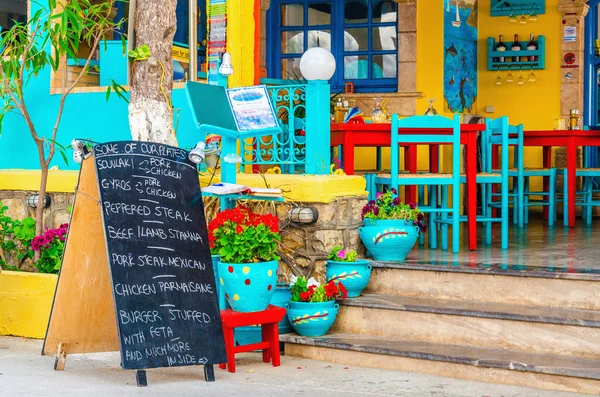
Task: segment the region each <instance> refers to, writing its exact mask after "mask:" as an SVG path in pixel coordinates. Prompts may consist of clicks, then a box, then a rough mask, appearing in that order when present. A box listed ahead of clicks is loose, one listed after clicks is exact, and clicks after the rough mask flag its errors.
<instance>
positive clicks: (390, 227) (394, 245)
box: [358, 188, 427, 261]
mask: <svg viewBox="0 0 600 397" xmlns="http://www.w3.org/2000/svg"><path fill="white" fill-rule="evenodd" d="M396 194H397V191H396V189H394V188H392V189H391V190H389V191H387V192H385V193H377V196H376V200H371V201H369V203H368V204H367V205H365V206H364V207H363V210H362V219H363V226H362V227H360V228H359V229H358V232H359V233H360V238H361V240H362V242H363V244H364V245H365V247H367V251H368V252H369V254H371V255H372V256H373V258H374V259H375V260H378V261H385V260H392V261H403V260H404V259H406V256H407V255H408V253H409V252H410V250H411V249H412V248H413V247H414V245H415V242H416V241H417V237H418V236H419V233H425V231H426V230H427V229H426V226H425V224H424V223H423V220H424V218H425V216H424V215H423V213H422V212H421V211H419V209H418V208H417V206H416V205H415V204H412V203H411V204H404V203H402V202H401V201H400V197H395V196H396Z"/></svg>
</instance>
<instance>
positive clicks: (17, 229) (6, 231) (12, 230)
mask: <svg viewBox="0 0 600 397" xmlns="http://www.w3.org/2000/svg"><path fill="white" fill-rule="evenodd" d="M6 210H8V207H7V206H5V205H2V202H1V201H0V268H1V269H5V270H20V269H21V266H22V264H23V262H24V261H25V260H26V259H28V258H33V256H34V252H33V250H32V249H31V247H30V243H31V240H33V238H34V237H35V220H34V219H33V218H25V219H23V220H22V221H19V220H17V219H13V218H11V217H10V216H8V215H6Z"/></svg>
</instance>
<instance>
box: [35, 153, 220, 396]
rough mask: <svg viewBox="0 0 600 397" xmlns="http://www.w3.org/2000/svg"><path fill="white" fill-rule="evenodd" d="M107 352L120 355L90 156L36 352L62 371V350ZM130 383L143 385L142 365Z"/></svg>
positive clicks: (208, 375)
mask: <svg viewBox="0 0 600 397" xmlns="http://www.w3.org/2000/svg"><path fill="white" fill-rule="evenodd" d="M219 320H220V318H219ZM109 351H121V353H122V354H123V351H122V346H120V340H119V333H118V322H117V318H116V304H115V300H114V296H113V282H112V277H111V271H110V265H109V261H108V247H107V243H106V239H105V228H104V217H103V213H102V208H101V200H100V192H99V181H98V175H97V171H96V167H95V164H94V157H90V158H89V159H86V160H84V161H83V163H82V167H81V171H80V174H79V180H78V183H77V188H76V192H75V201H74V205H73V212H72V215H71V223H70V227H69V234H68V236H67V242H66V245H65V252H64V255H63V259H62V265H61V270H60V272H59V276H58V282H57V286H56V290H55V295H54V300H53V304H52V310H51V313H50V319H49V321H48V327H47V331H46V337H45V339H44V344H43V347H42V355H55V356H56V360H55V366H54V368H55V370H63V369H64V366H65V362H66V357H67V354H71V353H73V354H76V353H92V352H109ZM204 374H205V379H206V380H207V381H214V370H213V364H212V363H211V364H205V365H204ZM136 382H137V384H138V386H146V385H147V378H146V373H145V370H144V369H138V370H137V372H136Z"/></svg>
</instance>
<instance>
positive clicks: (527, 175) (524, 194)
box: [490, 124, 557, 228]
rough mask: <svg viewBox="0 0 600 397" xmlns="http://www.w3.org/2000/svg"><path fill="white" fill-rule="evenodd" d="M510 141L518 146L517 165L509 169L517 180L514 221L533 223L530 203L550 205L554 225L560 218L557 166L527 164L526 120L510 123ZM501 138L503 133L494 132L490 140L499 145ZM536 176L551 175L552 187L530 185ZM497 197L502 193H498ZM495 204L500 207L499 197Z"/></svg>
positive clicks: (512, 197)
mask: <svg viewBox="0 0 600 397" xmlns="http://www.w3.org/2000/svg"><path fill="white" fill-rule="evenodd" d="M508 131H509V138H508V145H509V146H513V147H514V152H513V154H514V156H513V160H514V167H513V168H510V169H509V170H508V175H509V177H510V178H512V180H513V188H512V191H511V192H510V193H509V194H508V196H509V205H512V208H513V223H514V224H516V225H518V226H519V227H520V228H522V227H523V226H524V225H526V224H528V223H529V208H530V207H543V206H547V207H549V212H548V213H549V216H548V225H549V226H553V225H554V221H555V220H556V192H555V186H556V175H557V170H556V168H526V167H525V164H524V161H525V154H524V146H523V124H519V125H518V126H512V125H509V127H508ZM500 141H501V138H500V137H499V136H493V138H492V141H491V142H490V144H492V145H494V146H495V147H496V148H497V145H498V144H499V142H500ZM532 177H548V178H549V180H550V181H549V182H550V183H549V186H550V188H549V190H548V191H547V192H546V191H532V190H531V189H530V180H531V178H532ZM492 196H493V197H499V196H500V194H496V193H494V194H493V195H492ZM531 196H539V197H542V199H541V200H533V199H531V198H530V197H531ZM491 205H492V207H494V208H500V206H501V204H500V202H498V201H493V202H492V203H491Z"/></svg>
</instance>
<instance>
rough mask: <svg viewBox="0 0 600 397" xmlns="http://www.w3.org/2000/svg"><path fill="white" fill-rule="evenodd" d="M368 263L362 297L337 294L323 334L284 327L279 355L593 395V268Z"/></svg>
mask: <svg viewBox="0 0 600 397" xmlns="http://www.w3.org/2000/svg"><path fill="white" fill-rule="evenodd" d="M539 262H540V261H538V263H539ZM372 265H373V271H372V274H371V280H370V282H369V285H368V287H367V289H366V290H365V291H364V293H363V296H361V297H359V298H351V299H347V300H345V301H342V302H340V303H341V307H340V311H339V314H338V318H337V320H336V323H335V325H334V327H333V329H332V330H331V332H330V334H328V335H326V336H324V337H321V338H302V337H299V336H297V335H294V334H287V335H282V336H281V340H282V341H284V342H285V343H286V347H285V349H286V354H289V355H293V356H300V357H306V358H312V359H321V360H326V361H332V362H338V363H344V364H347V365H361V366H370V367H376V368H386V369H397V370H408V371H417V372H424V373H430V374H434V375H440V376H448V377H456V378H462V379H471V380H477V381H484V382H493V383H504V384H512V385H519V386H525V387H535V388H541V389H551V390H562V391H571V392H578V393H590V394H600V292H599V291H600V274H599V273H598V271H597V269H585V268H581V267H579V268H576V267H574V266H570V267H543V266H525V265H506V264H502V263H498V264H497V263H483V264H481V263H463V262H453V261H413V262H406V263H396V262H394V263H385V262H372Z"/></svg>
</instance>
